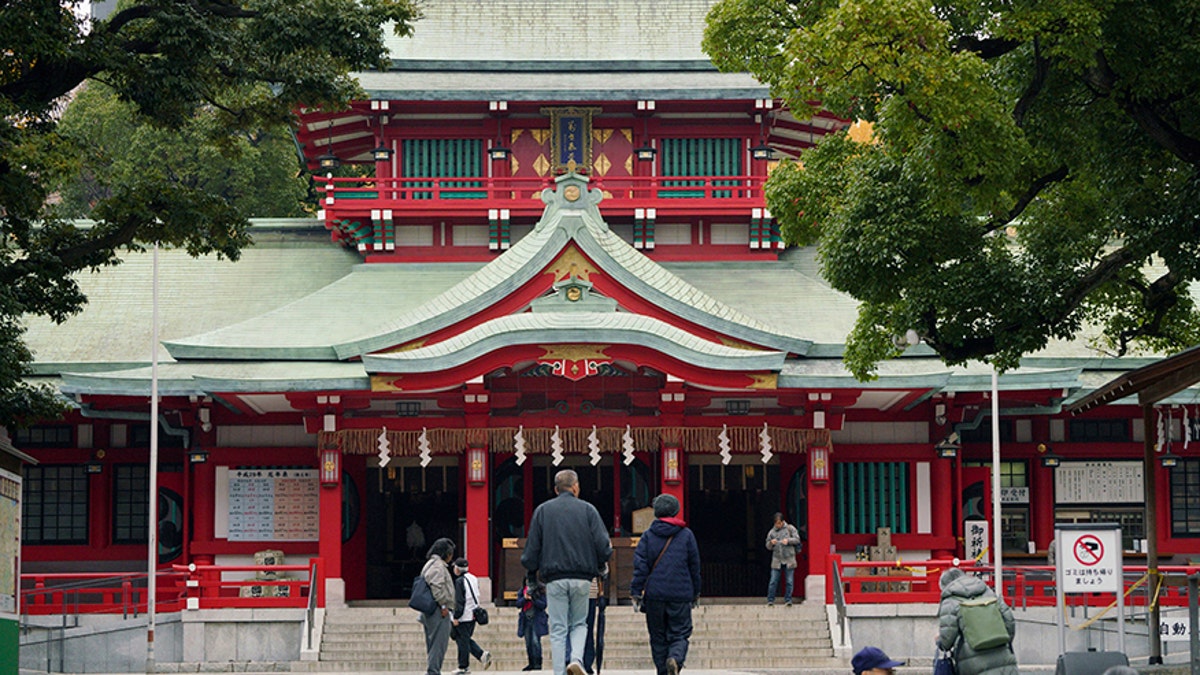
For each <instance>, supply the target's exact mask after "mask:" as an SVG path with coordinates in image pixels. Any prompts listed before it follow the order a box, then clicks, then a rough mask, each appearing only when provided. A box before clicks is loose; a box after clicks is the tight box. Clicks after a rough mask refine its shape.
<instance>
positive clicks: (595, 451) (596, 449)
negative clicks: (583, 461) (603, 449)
mask: <svg viewBox="0 0 1200 675" xmlns="http://www.w3.org/2000/svg"><path fill="white" fill-rule="evenodd" d="M588 449H589V450H591V452H590V453H588V456H589V457H591V458H592V466H596V465H597V464H599V463H600V438H599V437H598V436H596V425H595V424H593V425H592V433H590V434H588Z"/></svg>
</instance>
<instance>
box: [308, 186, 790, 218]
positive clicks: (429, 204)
mask: <svg viewBox="0 0 1200 675" xmlns="http://www.w3.org/2000/svg"><path fill="white" fill-rule="evenodd" d="M589 178H590V186H589V187H590V188H593V189H599V190H600V191H601V193H602V194H603V195H604V201H603V202H602V203H601V205H600V208H601V210H602V211H603V212H604V214H605V216H606V217H611V216H628V217H635V216H637V215H639V213H638V211H639V210H641V211H642V214H641V215H642V217H648V216H647V215H646V214H645V211H646V210H648V209H654V210H655V214H654V216H649V217H657V218H660V219H661V218H663V217H664V216H678V215H739V216H744V217H747V218H748V217H750V215H751V212H752V210H753V209H756V208H757V209H761V208H763V207H764V206H765V199H764V197H763V184H764V183H765V182H766V177H765V176H616V177H614V176H590V177H589ZM316 183H317V190H318V191H319V192H321V193H322V196H323V207H324V209H325V212H326V218H327V219H342V218H362V217H370V214H371V211H374V210H390V211H391V212H392V218H394V219H397V220H400V219H404V218H407V217H413V218H427V217H431V216H463V217H471V216H477V217H481V218H486V217H488V212H489V211H491V210H493V209H495V210H507V211H508V215H509V217H514V218H516V217H525V216H532V217H537V216H539V215H541V213H542V211H543V209H544V205H543V204H542V201H541V192H542V190H543V189H545V188H548V187H553V185H554V179H553V177H546V178H512V177H479V178H475V177H464V178H422V177H411V176H406V177H400V178H342V177H335V178H320V177H318V178H317V179H316Z"/></svg>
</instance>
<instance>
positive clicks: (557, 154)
mask: <svg viewBox="0 0 1200 675" xmlns="http://www.w3.org/2000/svg"><path fill="white" fill-rule="evenodd" d="M600 111H601V108H596V107H588V108H579V107H569V108H542V114H543V115H549V116H550V164H551V166H552V168H553V170H554V172H555V173H566V172H583V171H589V170H590V169H591V167H592V116H593V115H594V114H596V113H598V112H600ZM563 118H577V119H578V120H579V124H580V126H581V128H579V129H576V130H574V132H573V136H574V142H575V143H578V148H577V149H578V152H579V158H578V160H576V159H575V158H571V159H569V160H568V161H566V162H563V161H560V160H561V159H562V154H563V153H562V152H561V150H562V142H563V139H562V135H561V134H560V133H559V132H560V129H559V122H560V121H561V120H563ZM568 142H570V141H568Z"/></svg>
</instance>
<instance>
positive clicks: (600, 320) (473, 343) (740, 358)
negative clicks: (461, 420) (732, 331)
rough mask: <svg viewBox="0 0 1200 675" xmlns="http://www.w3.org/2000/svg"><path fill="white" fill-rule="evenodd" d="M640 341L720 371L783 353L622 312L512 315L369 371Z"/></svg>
mask: <svg viewBox="0 0 1200 675" xmlns="http://www.w3.org/2000/svg"><path fill="white" fill-rule="evenodd" d="M563 343H589V344H627V345H641V346H645V347H649V348H650V349H653V350H656V351H659V352H662V353H663V354H666V355H667V356H671V357H674V358H677V359H679V360H681V361H684V362H687V363H692V364H695V365H698V366H700V367H703V368H710V369H713V370H724V371H763V370H772V371H773V370H778V369H779V368H781V367H782V366H783V361H784V358H785V357H786V354H784V353H783V352H764V351H751V350H746V349H737V348H734V347H727V346H725V345H721V344H717V343H715V342H710V341H708V340H702V339H700V338H698V337H696V336H694V335H691V334H690V333H686V332H684V331H682V330H680V329H678V328H676V327H674V326H672V325H670V324H668V323H665V322H663V321H659V320H658V319H654V318H651V317H648V316H640V315H637V314H628V313H624V312H610V313H598V312H561V313H551V312H547V313H525V314H513V315H509V316H504V317H500V318H498V319H494V320H492V321H489V322H487V323H484V324H482V325H480V326H476V327H475V328H472V329H471V330H469V331H466V332H465V333H462V334H460V335H456V336H454V337H453V338H450V339H449V340H445V341H443V342H439V343H437V344H434V345H430V346H428V347H422V348H420V349H413V350H408V351H403V352H392V353H387V354H377V355H368V356H364V357H363V366H364V367H365V368H366V370H367V372H369V373H412V372H430V371H435V370H444V369H448V368H453V367H455V366H460V365H463V364H465V363H468V362H470V361H472V360H474V359H477V358H480V357H482V356H485V355H487V354H489V353H491V352H493V351H495V350H497V349H500V348H503V347H508V346H514V345H527V344H563Z"/></svg>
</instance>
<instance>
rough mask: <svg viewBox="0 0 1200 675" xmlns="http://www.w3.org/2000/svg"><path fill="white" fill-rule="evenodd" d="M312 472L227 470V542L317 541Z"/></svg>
mask: <svg viewBox="0 0 1200 675" xmlns="http://www.w3.org/2000/svg"><path fill="white" fill-rule="evenodd" d="M319 503H320V499H319V492H318V488H317V471H316V470H315V469H230V471H229V530H228V534H229V541H316V540H317V539H318V537H319V536H320V520H319V517H318V515H319Z"/></svg>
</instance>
